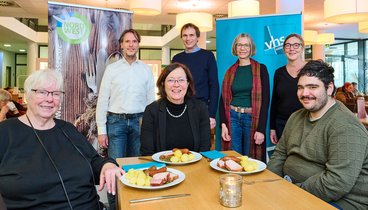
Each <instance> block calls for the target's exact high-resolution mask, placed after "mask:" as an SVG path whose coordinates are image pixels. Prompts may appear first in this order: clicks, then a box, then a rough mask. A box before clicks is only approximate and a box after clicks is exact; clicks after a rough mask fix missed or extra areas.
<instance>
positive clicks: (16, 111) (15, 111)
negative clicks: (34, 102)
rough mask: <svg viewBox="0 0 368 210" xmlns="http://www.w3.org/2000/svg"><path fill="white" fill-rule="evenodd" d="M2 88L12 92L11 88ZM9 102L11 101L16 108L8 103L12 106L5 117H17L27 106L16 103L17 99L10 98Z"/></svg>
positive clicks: (23, 112)
mask: <svg viewBox="0 0 368 210" xmlns="http://www.w3.org/2000/svg"><path fill="white" fill-rule="evenodd" d="M4 90H6V91H8V92H9V93H10V94H13V91H14V90H13V88H11V87H6V88H4ZM9 103H13V104H14V106H15V107H16V109H15V108H14V106H13V104H11V105H10V107H13V108H12V112H8V114H7V118H11V117H19V116H21V115H23V114H25V113H26V111H27V107H25V106H23V105H22V104H20V103H18V102H17V101H14V100H13V99H10V101H9Z"/></svg>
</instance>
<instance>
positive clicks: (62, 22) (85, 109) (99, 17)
mask: <svg viewBox="0 0 368 210" xmlns="http://www.w3.org/2000/svg"><path fill="white" fill-rule="evenodd" d="M48 11H49V13H48V22H49V25H48V31H49V68H51V69H55V70H56V71H60V72H61V73H62V75H63V77H64V91H65V96H64V102H63V103H62V106H61V110H60V116H59V117H60V118H61V119H64V120H66V121H69V122H71V123H75V122H76V120H78V119H80V118H81V116H86V115H89V117H90V118H91V119H93V120H94V117H95V116H94V111H95V105H96V104H95V101H96V98H97V94H98V88H99V84H100V82H101V79H102V75H103V73H104V70H105V67H106V65H108V64H109V63H111V62H114V61H116V60H117V59H120V58H121V53H120V45H119V38H120V35H121V33H122V32H123V31H124V30H125V29H128V28H131V27H132V13H131V12H130V11H124V10H121V11H120V10H107V9H102V8H95V7H85V6H81V5H70V4H61V3H55V2H49V9H48ZM91 119H90V120H91ZM89 126H90V127H91V126H92V125H89ZM94 127H95V126H94Z"/></svg>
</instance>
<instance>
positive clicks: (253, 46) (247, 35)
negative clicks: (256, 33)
mask: <svg viewBox="0 0 368 210" xmlns="http://www.w3.org/2000/svg"><path fill="white" fill-rule="evenodd" d="M243 37H246V38H248V41H249V44H250V53H249V57H250V56H253V55H255V54H256V45H255V44H254V41H253V39H252V37H251V36H250V35H249V34H247V33H241V34H239V35H238V36H236V37H235V39H234V41H233V46H232V48H231V52H232V53H233V55H235V56H238V54H237V52H236V45H237V44H238V41H239V39H240V38H243Z"/></svg>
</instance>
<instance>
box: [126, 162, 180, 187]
mask: <svg viewBox="0 0 368 210" xmlns="http://www.w3.org/2000/svg"><path fill="white" fill-rule="evenodd" d="M184 179H185V174H184V173H183V172H181V171H179V170H176V169H173V168H167V167H161V168H156V166H152V167H150V168H145V169H129V171H128V172H127V173H125V174H124V175H123V176H122V177H121V178H120V181H121V182H122V183H123V184H124V185H126V186H129V187H133V188H138V189H145V190H156V189H163V188H168V187H172V186H175V185H177V184H179V183H181V182H182V181H184Z"/></svg>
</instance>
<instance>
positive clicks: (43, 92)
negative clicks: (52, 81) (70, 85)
mask: <svg viewBox="0 0 368 210" xmlns="http://www.w3.org/2000/svg"><path fill="white" fill-rule="evenodd" d="M31 90H32V91H34V92H35V93H36V96H37V97H38V98H47V96H49V94H51V96H52V98H54V99H60V98H61V96H63V94H64V92H63V91H51V92H50V91H47V90H37V89H31Z"/></svg>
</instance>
